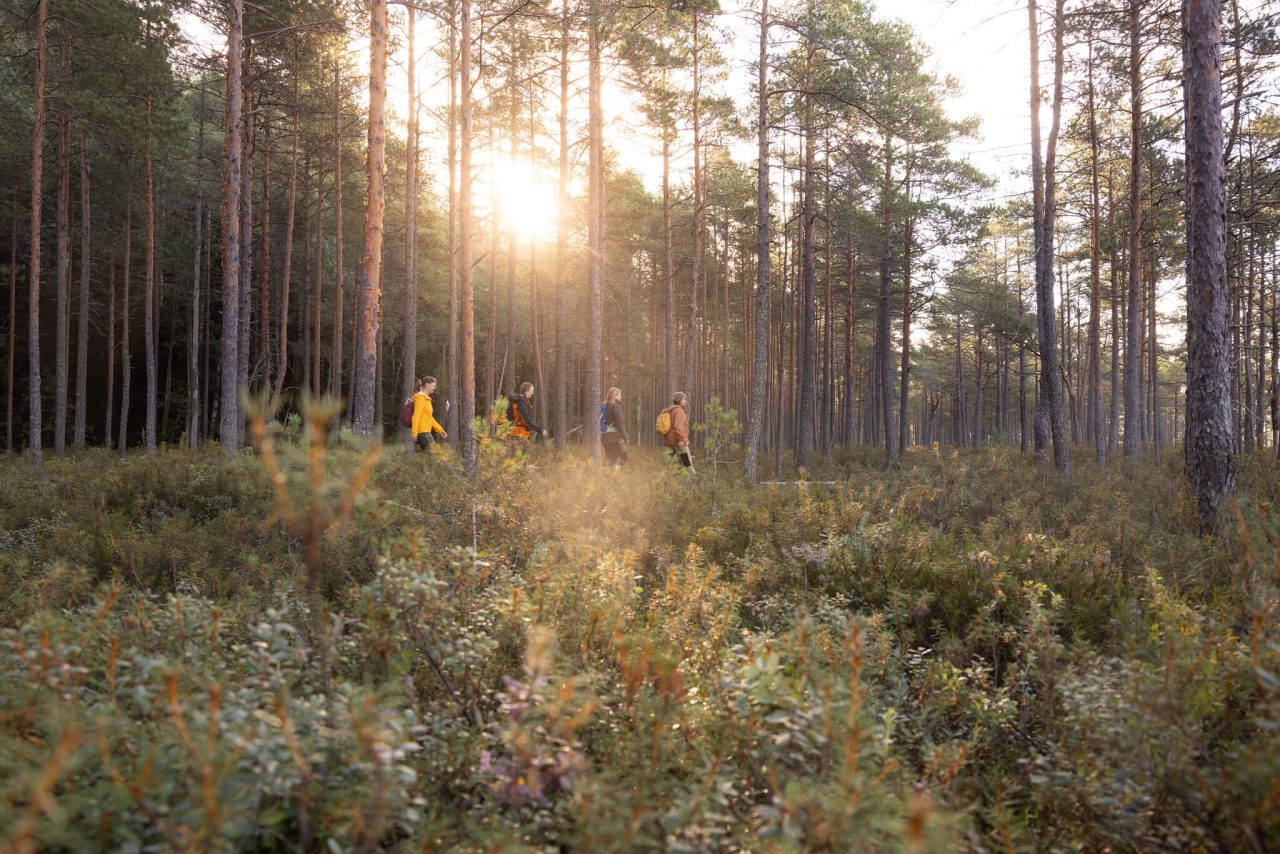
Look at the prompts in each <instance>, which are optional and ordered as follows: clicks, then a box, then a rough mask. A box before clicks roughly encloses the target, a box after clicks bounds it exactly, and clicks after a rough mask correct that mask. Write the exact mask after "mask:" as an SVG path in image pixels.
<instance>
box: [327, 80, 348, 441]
mask: <svg viewBox="0 0 1280 854" xmlns="http://www.w3.org/2000/svg"><path fill="white" fill-rule="evenodd" d="M345 244H346V240H345V239H344V236H343V232H342V79H341V77H340V76H339V71H338V63H337V62H336V61H335V62H334V63H333V247H334V252H333V285H334V296H333V338H332V349H333V352H332V353H330V355H329V358H330V363H329V394H331V395H332V396H333V399H334V401H335V403H337V404H338V405H339V406H341V405H342V368H343V357H342V344H343V342H344V341H345V340H346V322H345V320H344V319H343V316H342V315H343V311H344V310H345V309H346V305H347V295H346V275H345V268H344V266H343V264H344V261H343V257H342V250H343V247H344V245H345ZM348 414H349V413H348ZM335 417H341V415H340V414H339V415H337V416H335Z"/></svg>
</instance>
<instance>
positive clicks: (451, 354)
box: [445, 2, 564, 436]
mask: <svg viewBox="0 0 1280 854" xmlns="http://www.w3.org/2000/svg"><path fill="white" fill-rule="evenodd" d="M448 8H449V114H448V116H449V139H448V146H449V152H448V157H449V229H448V231H449V237H448V256H449V257H448V262H447V269H448V275H449V338H448V342H449V343H448V352H446V353H445V362H446V370H447V371H448V374H449V385H448V389H449V398H448V403H449V407H448V409H449V413H448V420H447V421H446V422H445V427H446V429H448V431H449V434H450V435H452V436H457V435H459V433H458V410H459V407H458V406H457V405H456V404H457V400H456V398H457V396H458V231H457V229H458V189H457V181H458V178H457V171H458V70H457V50H458V32H457V9H456V7H455V5H454V4H453V3H452V2H451V3H450V4H449V7H448ZM561 210H563V208H561ZM559 218H560V219H563V218H564V217H563V215H561V216H560V217H559ZM558 314H559V309H558V307H557V319H556V322H557V323H559V322H560V320H559V317H558Z"/></svg>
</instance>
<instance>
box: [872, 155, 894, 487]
mask: <svg viewBox="0 0 1280 854" xmlns="http://www.w3.org/2000/svg"><path fill="white" fill-rule="evenodd" d="M880 229H881V238H880V239H881V241H882V247H881V252H880V299H879V302H878V303H877V305H876V362H877V365H876V367H877V375H876V391H877V394H878V396H879V398H880V410H881V415H882V416H883V418H884V449H885V453H886V454H887V455H888V458H889V463H890V464H891V465H896V464H897V463H898V442H897V436H896V434H895V432H894V427H895V426H896V425H895V424H894V423H893V422H894V418H893V391H892V384H893V370H892V362H891V361H890V358H891V355H892V348H891V347H890V343H891V342H890V336H891V334H892V326H891V324H890V322H889V312H890V305H889V298H890V288H891V285H892V275H893V142H892V141H891V140H890V139H889V137H888V135H887V134H886V136H885V139H884V184H883V189H882V191H881V195H880Z"/></svg>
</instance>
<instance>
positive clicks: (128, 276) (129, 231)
mask: <svg viewBox="0 0 1280 854" xmlns="http://www.w3.org/2000/svg"><path fill="white" fill-rule="evenodd" d="M127 192H128V194H129V195H128V200H127V201H126V202H125V208H124V276H123V283H124V287H123V289H122V291H121V293H120V427H119V431H118V433H117V444H118V446H119V449H120V456H121V458H123V457H124V452H125V449H126V448H127V447H128V446H129V407H130V404H131V403H132V401H130V399H129V398H130V393H129V391H130V389H129V387H130V385H132V380H133V364H132V363H131V360H130V356H129V319H130V314H131V313H132V311H133V306H132V305H130V304H129V302H130V301H129V285H130V283H131V280H132V278H133V164H130V166H129V188H128V190H127ZM238 227H239V226H238V225H237V228H238ZM236 293H237V294H238V293H239V284H238V283H237V285H236Z"/></svg>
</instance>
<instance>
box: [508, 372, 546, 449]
mask: <svg viewBox="0 0 1280 854" xmlns="http://www.w3.org/2000/svg"><path fill="white" fill-rule="evenodd" d="M533 391H534V389H533V383H524V384H523V385H521V386H520V393H519V394H517V395H513V396H511V397H509V398H507V420H509V421H510V422H511V432H510V433H508V434H507V435H508V436H509V437H511V438H513V439H524V440H526V441H528V440H529V439H538V438H546V436H547V431H546V430H543V429H542V428H541V427H539V426H538V424H537V422H535V421H534V420H533Z"/></svg>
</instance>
